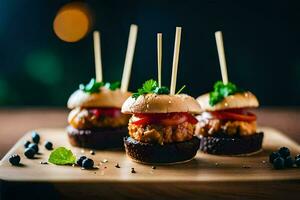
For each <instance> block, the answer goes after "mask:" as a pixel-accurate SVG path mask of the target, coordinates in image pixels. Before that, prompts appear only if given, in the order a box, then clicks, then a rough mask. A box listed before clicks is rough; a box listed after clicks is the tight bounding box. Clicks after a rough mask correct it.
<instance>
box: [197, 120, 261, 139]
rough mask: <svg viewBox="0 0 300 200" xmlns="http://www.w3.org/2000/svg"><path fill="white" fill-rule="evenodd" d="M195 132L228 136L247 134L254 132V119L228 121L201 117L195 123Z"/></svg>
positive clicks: (204, 134)
mask: <svg viewBox="0 0 300 200" xmlns="http://www.w3.org/2000/svg"><path fill="white" fill-rule="evenodd" d="M196 126H197V128H196V134H197V135H202V136H209V135H214V134H217V133H224V134H227V135H229V136H236V135H240V136H248V135H253V134H256V121H253V122H246V121H228V120H220V119H201V118H199V123H198V124H197V125H196Z"/></svg>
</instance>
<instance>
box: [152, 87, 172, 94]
mask: <svg viewBox="0 0 300 200" xmlns="http://www.w3.org/2000/svg"><path fill="white" fill-rule="evenodd" d="M153 93H155V94H170V90H169V88H167V87H165V86H162V87H157V88H155V90H154V91H153Z"/></svg>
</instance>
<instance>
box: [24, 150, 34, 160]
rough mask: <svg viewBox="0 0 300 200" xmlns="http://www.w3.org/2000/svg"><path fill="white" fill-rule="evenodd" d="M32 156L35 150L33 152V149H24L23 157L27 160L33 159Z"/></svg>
mask: <svg viewBox="0 0 300 200" xmlns="http://www.w3.org/2000/svg"><path fill="white" fill-rule="evenodd" d="M34 154H35V150H34V149H33V148H26V149H25V152H24V155H25V156H26V157H27V158H33V157H34Z"/></svg>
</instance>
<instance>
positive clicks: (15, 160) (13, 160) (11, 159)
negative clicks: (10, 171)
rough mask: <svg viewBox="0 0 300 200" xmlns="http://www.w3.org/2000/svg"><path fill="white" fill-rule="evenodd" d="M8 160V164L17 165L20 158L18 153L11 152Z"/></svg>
mask: <svg viewBox="0 0 300 200" xmlns="http://www.w3.org/2000/svg"><path fill="white" fill-rule="evenodd" d="M8 160H9V162H10V164H12V165H19V164H20V161H21V158H20V156H19V155H18V154H13V155H11V156H10V157H9V159H8Z"/></svg>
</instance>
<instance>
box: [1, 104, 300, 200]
mask: <svg viewBox="0 0 300 200" xmlns="http://www.w3.org/2000/svg"><path fill="white" fill-rule="evenodd" d="M67 114H68V110H66V109H49V108H43V109H41V108H39V109H37V108H35V109H32V108H27V109H1V110H0V138H1V139H0V158H2V157H3V156H4V155H5V153H6V152H7V151H8V150H9V149H10V148H11V147H12V146H13V145H14V144H15V142H16V141H17V140H18V139H19V138H20V137H21V136H23V135H24V134H25V133H26V131H28V130H33V129H39V128H64V127H65V126H66V125H67V122H66V118H67ZM256 114H257V115H258V119H259V120H258V123H259V125H261V126H269V127H273V128H276V129H278V130H280V131H281V132H283V133H285V135H287V136H288V137H290V138H292V139H293V140H294V141H296V142H298V143H300V122H299V119H300V108H262V109H259V110H257V111H256ZM299 173H300V172H299ZM30 184H31V185H30ZM30 184H29V185H28V184H25V182H24V183H15V182H13V183H11V185H9V184H8V185H7V186H6V187H8V188H13V191H15V189H18V188H19V189H20V188H21V189H23V190H22V192H21V193H22V194H23V193H24V192H26V191H27V190H28V191H29V189H30V188H31V189H32V188H35V189H34V190H36V189H37V188H38V187H41V186H42V185H41V184H40V183H37V184H34V183H30ZM212 184H214V185H210V186H209V185H206V186H205V187H204V186H202V187H201V192H199V194H198V193H197V194H196V196H197V197H199V198H200V197H201V198H202V197H203V198H204V199H211V198H212V197H216V198H219V197H222V198H227V199H228V198H229V199H237V198H238V199H239V197H241V198H243V199H252V198H253V197H255V196H256V197H258V198H260V197H263V198H266V199H282V198H284V197H288V196H294V197H295V196H298V195H299V192H297V191H298V189H297V188H299V185H300V183H299V182H291V181H289V180H286V181H281V182H277V183H276V184H275V183H274V182H272V181H269V182H268V181H266V182H263V183H259V182H243V181H242V182H240V183H238V186H239V187H237V185H235V184H236V183H234V184H230V183H229V182H226V184H225V185H224V184H221V185H218V184H215V183H212ZM44 185H45V184H44ZM189 185H190V190H189V191H190V192H192V191H198V189H199V188H198V189H197V187H198V186H195V187H196V188H193V184H189ZM48 186H49V185H47V189H48ZM120 186H121V185H120ZM79 187H81V186H79ZM115 187H116V185H114V186H112V185H110V184H107V183H106V184H104V185H102V186H101V187H99V185H93V184H92V183H91V185H90V187H89V188H90V192H93V191H94V190H97V191H100V190H101V191H102V192H101V193H103V192H104V191H107V190H111V189H112V188H115ZM122 187H124V185H122ZM143 187H145V188H144V189H143ZM165 187H168V188H169V190H170V192H171V193H172V194H174V195H173V196H174V198H175V197H177V198H178V197H179V196H181V197H189V196H188V195H190V196H191V194H189V193H186V191H185V192H183V191H180V189H179V185H178V183H174V184H170V183H167V184H166V185H165V186H164V187H163V188H165ZM177 187H178V189H176V188H177ZM215 187H219V190H218V191H219V192H218V193H215V190H214V192H213V191H212V190H211V188H215ZM60 188H63V190H68V191H70V192H72V191H74V190H78V188H74V187H73V185H66V184H65V185H61V186H60ZM133 188H134V189H133ZM133 188H131V189H130V188H128V192H130V191H131V192H133V193H141V192H142V191H145V190H146V188H148V189H149V188H152V191H151V192H153V193H155V192H156V191H160V189H161V188H157V187H156V186H155V185H151V187H149V185H148V186H147V185H137V186H136V187H133ZM266 188H268V189H269V190H268V191H270V190H271V191H277V193H276V196H277V197H274V195H273V196H272V195H267V193H265V189H266ZM270 188H271V189H270ZM0 189H1V184H0ZM41 189H42V188H41ZM54 190H57V188H54ZM30 191H32V190H30ZM43 191H44V190H43ZM126 191H127V190H126ZM226 191H234V192H232V193H231V192H230V194H229V193H228V192H226ZM280 191H281V192H280ZM115 192H116V194H118V192H120V191H115ZM253 192H254V193H253ZM125 193H126V192H125ZM125 193H124V194H125ZM212 193H213V194H212ZM248 193H249V196H245V194H248ZM250 193H251V195H250ZM49 194H52V192H51V191H50V192H49ZM157 194H159V193H157ZM240 194H243V196H239V195H240ZM47 195H48V194H47ZM157 196H159V195H156V197H157ZM171 196H172V195H171ZM271 196H272V197H271ZM125 197H126V195H125ZM0 199H1V195H0ZM52 199H53V198H52ZM54 199H55V198H54ZM57 199H59V197H58V198H57ZM125 199H126V198H125ZM161 199H163V197H162V198H161ZM175 199H176V198H175Z"/></svg>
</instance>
